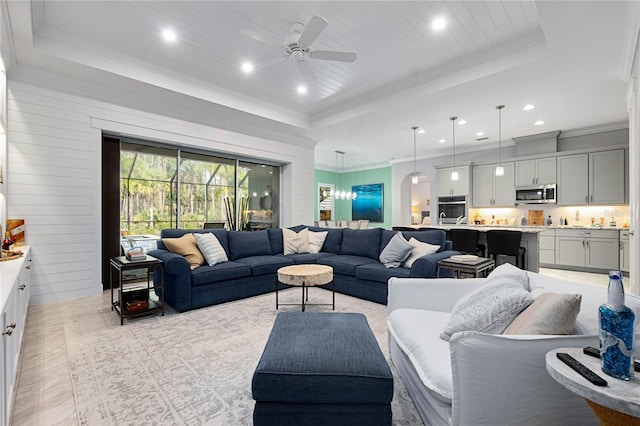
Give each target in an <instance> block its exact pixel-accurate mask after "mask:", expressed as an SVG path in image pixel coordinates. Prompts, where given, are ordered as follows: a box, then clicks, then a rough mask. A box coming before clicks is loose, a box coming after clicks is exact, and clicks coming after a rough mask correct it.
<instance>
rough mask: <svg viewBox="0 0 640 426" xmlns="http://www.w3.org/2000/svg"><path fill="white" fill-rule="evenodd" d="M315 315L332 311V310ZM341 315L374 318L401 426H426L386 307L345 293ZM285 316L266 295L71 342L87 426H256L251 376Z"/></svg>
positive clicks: (291, 292)
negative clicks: (407, 383)
mask: <svg viewBox="0 0 640 426" xmlns="http://www.w3.org/2000/svg"><path fill="white" fill-rule="evenodd" d="M309 298H310V300H309V302H315V303H319V302H322V303H330V301H331V293H330V292H329V291H326V290H322V289H311V291H310V292H309ZM299 299H300V289H297V288H292V289H287V290H284V291H282V292H280V302H281V303H296V302H299ZM307 309H308V310H309V311H322V312H331V307H330V306H320V305H318V306H309V307H308V308H307ZM299 310H300V306H299V305H298V306H293V305H290V306H281V308H280V312H283V311H299ZM336 312H359V313H363V314H365V315H366V317H367V320H368V322H369V325H370V326H371V329H372V330H373V332H374V334H375V335H376V338H377V340H378V343H379V344H380V347H381V349H382V351H383V353H384V354H385V356H386V358H387V360H388V362H389V365H390V366H391V370H392V372H393V375H394V388H395V390H394V398H393V402H392V410H393V424H394V425H419V424H422V422H421V420H420V417H419V415H418V413H417V412H416V410H415V407H414V405H413V402H412V401H411V398H410V397H409V395H408V394H407V391H406V389H405V387H404V385H403V383H402V381H401V379H400V378H399V377H398V373H397V371H396V369H395V367H394V366H393V364H392V363H391V361H390V359H389V355H388V350H387V348H388V345H387V327H386V306H384V305H379V304H377V303H373V302H368V301H365V300H360V299H357V298H354V297H350V296H345V295H341V294H336ZM277 313H278V311H276V309H275V295H274V294H265V295H261V296H256V297H252V298H249V299H243V300H239V301H234V302H230V303H226V304H221V305H215V306H210V307H207V308H202V309H198V310H195V311H190V312H185V313H182V314H177V313H169V314H167V315H166V316H164V317H162V316H155V317H146V318H141V319H137V320H134V321H127V322H125V325H124V326H119V325H118V326H114V327H110V328H107V329H104V330H101V331H98V332H95V333H87V335H86V336H83V337H82V339H77V338H76V339H69V340H70V341H69V342H67V352H68V358H69V368H70V371H71V378H72V383H73V389H74V397H75V399H76V409H77V412H78V419H79V421H80V424H83V425H92V426H93V425H127V424H135V425H251V424H252V413H253V407H254V401H253V399H252V397H251V377H252V375H253V371H254V370H255V367H256V365H257V364H258V360H259V358H260V355H261V354H262V350H263V349H264V345H265V343H266V341H267V338H268V336H269V333H270V331H271V327H272V326H273V322H274V320H275V317H276V315H277ZM113 315H115V314H113Z"/></svg>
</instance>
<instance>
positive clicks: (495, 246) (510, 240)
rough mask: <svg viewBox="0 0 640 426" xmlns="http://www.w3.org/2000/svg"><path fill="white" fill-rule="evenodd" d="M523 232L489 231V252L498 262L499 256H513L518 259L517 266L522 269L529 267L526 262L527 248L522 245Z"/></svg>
mask: <svg viewBox="0 0 640 426" xmlns="http://www.w3.org/2000/svg"><path fill="white" fill-rule="evenodd" d="M521 241H522V232H520V231H506V230H504V231H503V230H494V231H487V254H488V255H489V257H490V258H492V259H493V260H495V261H496V265H497V264H498V261H497V259H498V256H500V255H502V256H513V257H515V259H516V266H517V267H518V268H520V269H527V268H526V264H525V257H526V256H525V255H526V249H525V248H524V247H520V242H521Z"/></svg>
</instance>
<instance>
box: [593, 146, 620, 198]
mask: <svg viewBox="0 0 640 426" xmlns="http://www.w3.org/2000/svg"><path fill="white" fill-rule="evenodd" d="M624 176H625V162H624V149H615V150H611V151H600V152H592V153H590V154H589V188H590V191H591V193H590V194H589V204H624V202H625V199H624V194H625V191H624V188H625V179H624Z"/></svg>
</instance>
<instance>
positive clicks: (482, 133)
mask: <svg viewBox="0 0 640 426" xmlns="http://www.w3.org/2000/svg"><path fill="white" fill-rule="evenodd" d="M476 136H484V132H478V133H476Z"/></svg>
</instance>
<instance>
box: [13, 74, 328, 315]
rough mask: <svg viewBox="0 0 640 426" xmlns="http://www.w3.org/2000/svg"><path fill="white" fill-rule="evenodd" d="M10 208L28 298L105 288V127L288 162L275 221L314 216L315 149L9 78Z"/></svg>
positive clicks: (292, 222)
mask: <svg viewBox="0 0 640 426" xmlns="http://www.w3.org/2000/svg"><path fill="white" fill-rule="evenodd" d="M8 110H9V112H8V118H9V125H8V127H9V134H8V170H7V184H8V185H7V187H6V188H7V216H8V218H24V219H25V225H26V241H27V244H29V245H31V246H32V253H33V268H32V271H31V276H32V289H31V303H42V302H47V301H53V300H62V299H68V298H76V297H83V296H88V295H93V294H97V293H100V292H101V291H102V284H101V271H100V256H101V239H100V228H101V206H100V203H101V196H100V187H101V161H100V146H101V135H102V131H103V130H105V131H109V132H119V133H123V134H128V135H132V136H137V137H141V138H152V139H157V140H164V141H169V142H172V143H174V144H176V145H181V146H185V147H187V146H190V147H197V148H204V149H208V150H211V151H217V152H229V153H235V154H238V155H241V156H245V157H251V158H256V159H264V160H270V161H277V162H282V163H286V164H287V165H286V166H285V167H283V172H282V198H281V212H282V216H281V225H282V226H291V225H295V224H298V223H311V221H312V220H313V195H314V194H315V192H314V188H313V167H314V156H313V148H308V147H298V146H292V145H290V144H285V143H281V142H277V141H272V140H267V139H261V138H256V137H252V136H246V135H242V134H239V133H234V132H229V131H225V130H221V129H216V128H212V127H207V126H203V125H199V124H193V123H189V122H185V121H181V120H176V119H172V118H169V117H163V116H159V115H155V114H149V113H145V112H142V111H139V110H134V109H129V108H125V107H121V106H116V105H113V104H108V103H103V102H98V101H94V100H91V99H86V98H82V97H78V96H73V95H68V94H65V93H61V92H57V91H54V90H50V89H45V88H42V87H39V86H36V85H32V84H28V83H24V82H18V81H9V99H8Z"/></svg>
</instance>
